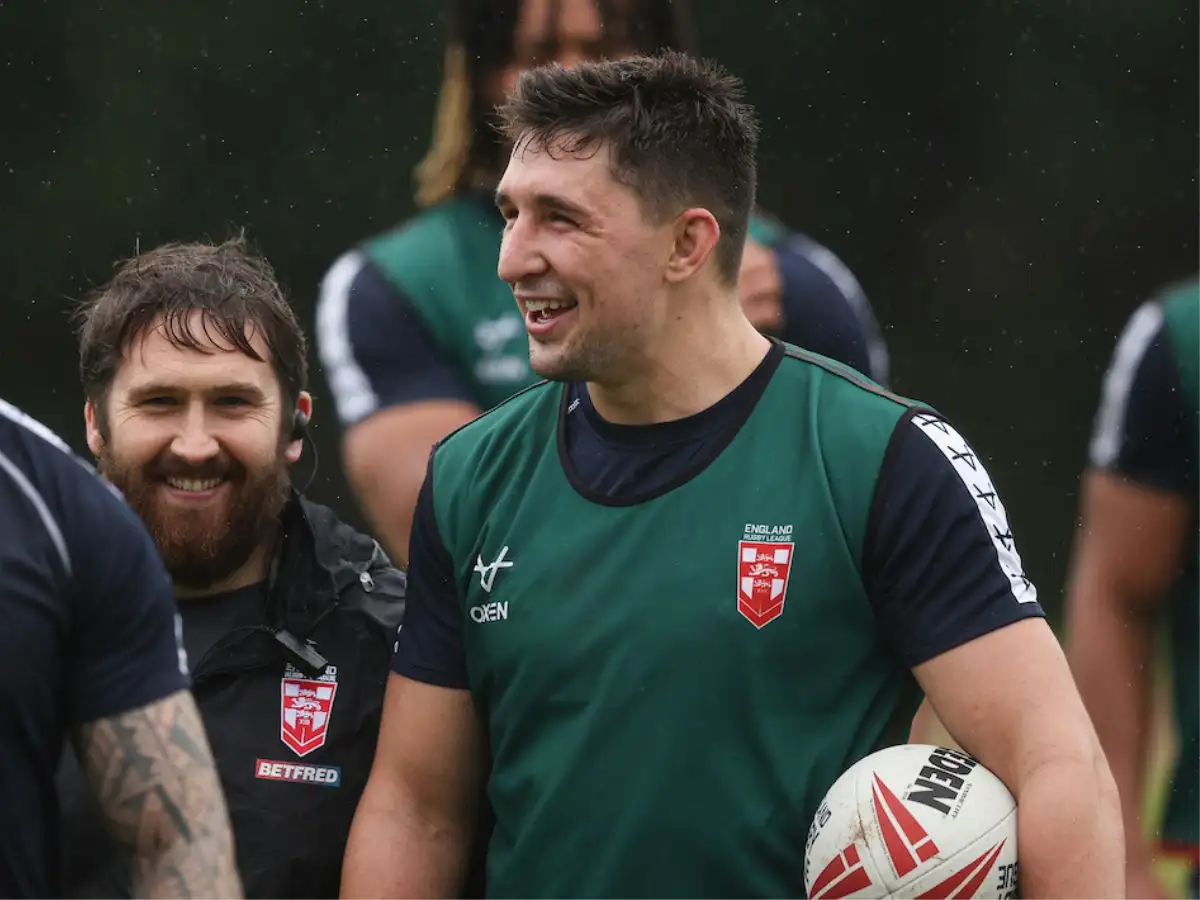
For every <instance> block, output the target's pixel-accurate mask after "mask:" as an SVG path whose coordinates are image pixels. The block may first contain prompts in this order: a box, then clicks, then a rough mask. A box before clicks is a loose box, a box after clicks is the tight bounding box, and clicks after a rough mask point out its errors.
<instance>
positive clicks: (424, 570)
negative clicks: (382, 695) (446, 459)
mask: <svg viewBox="0 0 1200 900" xmlns="http://www.w3.org/2000/svg"><path fill="white" fill-rule="evenodd" d="M432 460H433V458H432V456H431V457H430V466H429V468H428V469H427V470H426V472H425V481H424V483H423V484H422V485H421V491H420V493H419V494H418V495H417V507H416V510H415V511H414V513H413V527H412V536H411V537H410V539H409V544H408V559H409V563H408V598H407V605H406V608H405V612H404V624H403V625H402V626H401V628H400V633H399V635H397V638H396V652H395V655H394V656H393V659H392V669H393V670H395V671H396V672H397V673H399V674H400V675H403V676H405V677H406V678H411V679H413V680H414V681H423V682H425V683H427V684H436V685H438V686H440V687H450V688H463V689H465V688H467V687H468V682H467V659H466V652H465V650H464V648H463V633H462V630H463V623H462V615H463V614H462V605H461V604H460V603H459V601H458V589H457V587H456V583H455V578H454V563H453V562H452V561H451V559H450V553H449V551H447V550H446V547H445V545H444V544H443V543H442V538H441V535H440V534H439V532H438V524H437V515H436V513H435V511H434V506H433V477H432V476H433V462H432Z"/></svg>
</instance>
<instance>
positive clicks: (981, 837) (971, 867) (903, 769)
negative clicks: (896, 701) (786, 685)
mask: <svg viewBox="0 0 1200 900" xmlns="http://www.w3.org/2000/svg"><path fill="white" fill-rule="evenodd" d="M804 887H805V891H806V893H807V894H808V896H809V897H812V898H831V897H930V898H934V897H937V898H946V897H1015V896H1016V891H1017V804H1016V801H1015V800H1014V799H1013V796H1012V794H1010V793H1009V791H1008V788H1006V787H1005V786H1004V783H1003V782H1002V781H1000V779H999V778H997V777H996V776H995V775H993V774H992V773H991V772H990V771H988V770H987V769H985V768H984V767H983V766H981V765H980V764H979V762H978V761H977V760H975V759H973V758H972V757H970V756H967V755H965V754H964V753H962V752H960V751H958V750H949V749H947V748H945V747H933V746H929V745H927V744H901V745H899V746H896V747H888V748H886V749H884V750H880V751H878V752H876V753H872V754H871V755H870V756H867V757H864V758H863V759H861V760H859V761H858V762H857V763H855V764H854V765H853V766H851V767H850V768H849V769H847V770H846V771H845V772H843V773H842V775H841V777H839V778H838V780H837V781H835V782H834V783H833V787H831V788H830V789H829V791H828V793H826V794H825V799H824V800H823V801H822V803H821V805H820V806H819V807H818V808H817V813H816V816H815V817H814V818H813V823H812V826H811V828H810V829H809V832H808V841H807V843H806V845H805V848H804Z"/></svg>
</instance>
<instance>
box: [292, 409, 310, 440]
mask: <svg viewBox="0 0 1200 900" xmlns="http://www.w3.org/2000/svg"><path fill="white" fill-rule="evenodd" d="M308 422H309V417H308V416H307V415H306V414H305V412H304V410H301V409H298V410H296V412H295V413H293V415H292V440H293V441H302V440H304V438H305V437H306V436H307V435H308Z"/></svg>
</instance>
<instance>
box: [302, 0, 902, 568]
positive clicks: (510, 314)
mask: <svg viewBox="0 0 1200 900" xmlns="http://www.w3.org/2000/svg"><path fill="white" fill-rule="evenodd" d="M692 31H693V24H692V22H691V21H690V18H689V14H688V11H687V7H686V4H685V3H684V2H682V0H617V2H612V0H557V2H555V0H459V2H458V3H457V4H456V6H455V8H454V12H453V21H452V28H451V36H450V40H449V44H448V46H447V48H446V56H445V71H444V78H443V84H442V90H441V95H440V98H439V105H438V110H437V117H436V121H435V126H434V135H433V145H432V148H431V149H430V151H429V153H428V155H427V156H426V158H425V159H424V161H423V162H422V163H421V164H420V166H419V167H418V169H417V180H418V190H417V196H416V200H417V204H418V206H419V207H421V208H422V212H421V213H420V214H418V215H417V216H416V218H414V219H412V220H411V221H409V222H407V223H405V224H404V225H402V226H400V227H398V228H396V229H394V230H392V231H389V232H387V233H385V234H383V235H380V236H377V237H375V238H373V239H371V240H368V241H366V242H364V243H363V244H362V245H360V246H359V247H356V248H355V249H353V250H351V251H350V252H348V253H346V254H345V255H343V256H342V257H341V258H339V259H338V260H337V261H336V262H335V263H334V264H333V266H332V267H331V268H330V269H329V271H328V273H327V274H326V276H325V278H324V281H323V283H322V287H321V295H320V301H319V304H318V311H317V331H316V340H317V348H318V351H319V353H320V358H321V362H322V366H323V369H324V373H325V377H326V380H327V381H328V383H329V387H330V390H331V391H332V394H333V397H334V400H335V403H336V407H337V413H338V418H339V420H340V422H341V424H342V426H343V428H344V430H345V436H344V441H343V456H344V464H345V468H346V474H347V477H348V480H349V483H350V485H351V487H352V488H353V490H354V492H355V494H356V496H357V498H358V501H359V503H360V504H361V506H362V508H363V509H364V511H365V513H366V515H367V518H368V519H369V520H370V521H371V523H372V527H373V528H374V529H375V530H376V532H377V533H378V534H379V535H380V538H381V539H382V540H383V542H384V543H385V545H386V546H387V547H388V550H389V551H390V552H391V554H392V556H393V557H394V558H395V559H397V560H407V555H408V540H409V531H410V528H411V520H412V514H413V509H414V507H415V504H416V499H417V492H418V489H419V488H420V485H421V479H422V476H423V474H424V471H425V463H426V460H427V458H428V456H429V451H430V449H431V447H432V446H433V444H434V442H435V441H437V440H439V439H440V438H442V437H444V436H445V435H446V434H448V433H449V432H451V431H453V430H454V429H455V428H458V427H459V426H460V425H463V424H464V423H466V422H469V421H470V420H471V419H473V418H475V417H476V416H477V415H479V413H480V412H481V411H482V410H485V409H488V408H490V407H492V406H494V405H495V404H496V403H498V402H500V401H501V400H503V399H504V398H506V397H508V396H509V395H511V394H512V393H514V392H515V391H517V390H519V389H521V388H524V387H526V386H528V385H530V384H532V383H534V382H535V381H537V377H536V376H535V375H534V373H533V371H532V370H531V369H530V367H529V358H528V350H527V348H526V346H525V334H524V328H523V325H522V320H521V316H520V313H519V312H518V311H517V309H516V307H515V305H514V304H513V301H512V293H511V291H509V289H508V287H507V286H506V285H505V284H504V283H503V282H501V281H500V279H499V278H497V277H496V260H497V258H498V256H499V252H500V236H501V232H502V230H503V225H504V223H503V220H502V219H501V218H500V215H499V214H498V213H497V211H496V208H495V205H494V204H493V202H492V192H493V191H494V189H495V187H496V183H497V181H498V180H499V176H500V174H501V172H502V171H503V168H504V164H505V162H506V161H507V158H508V147H507V146H506V144H505V142H504V139H503V138H502V136H501V135H500V134H499V132H498V131H496V130H495V129H494V127H493V123H494V113H493V110H494V108H495V107H496V106H497V105H498V104H499V103H500V102H501V101H502V100H503V99H504V95H505V94H506V93H507V92H508V91H509V90H510V89H511V88H512V86H513V85H514V84H515V82H516V78H517V76H518V75H519V74H520V72H521V71H522V70H524V69H526V68H528V67H530V66H533V65H537V64H540V63H546V62H559V63H562V64H563V65H566V66H571V65H574V64H575V63H577V62H579V61H580V60H585V59H592V58H598V57H601V56H605V57H609V58H618V57H622V56H627V55H630V54H633V53H637V52H643V51H647V50H658V49H668V48H675V49H688V48H689V46H690V45H691V44H692V43H693V41H692V39H691V33H692ZM566 213H567V211H563V214H564V215H565V214H566ZM739 288H740V294H741V298H742V302H743V305H744V308H745V310H746V313H747V316H748V317H749V318H750V320H751V321H752V322H753V323H754V324H755V326H756V327H758V328H760V329H761V330H763V331H765V332H769V333H772V334H776V335H778V336H780V337H782V338H783V339H784V340H786V341H789V342H791V343H794V344H797V345H800V346H802V347H805V348H807V349H809V350H813V351H815V352H817V353H821V354H823V355H826V356H829V357H831V358H833V359H835V360H838V361H840V362H843V363H846V364H848V365H850V366H852V367H854V368H856V369H858V370H859V371H861V372H863V373H865V374H867V375H869V376H871V377H872V378H874V379H875V380H877V381H879V382H885V381H886V379H887V351H886V348H885V347H884V344H883V341H882V339H881V337H880V333H879V329H878V327H877V325H876V323H875V320H874V317H873V315H872V313H871V310H870V307H869V305H868V303H867V300H866V298H865V296H864V295H863V292H862V289H861V288H860V287H859V284H858V282H857V281H856V280H855V278H854V276H853V275H852V274H851V273H850V271H849V270H848V269H847V268H846V267H845V266H844V265H843V264H842V263H841V262H840V261H839V260H838V259H837V257H836V256H834V255H833V253H831V252H830V251H829V250H827V249H826V248H824V247H822V246H820V245H818V244H817V243H815V242H814V241H812V240H810V239H809V238H807V237H804V236H802V235H798V234H789V233H788V232H787V231H786V229H784V228H783V226H782V225H780V223H779V222H778V221H776V220H774V219H773V218H771V217H770V216H768V215H767V214H765V213H763V212H761V211H760V212H759V213H757V214H756V215H755V216H754V217H753V219H752V222H751V226H750V240H748V241H747V243H746V250H745V253H744V256H743V259H742V265H741V271H740V278H739Z"/></svg>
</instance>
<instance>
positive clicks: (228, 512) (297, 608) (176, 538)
mask: <svg viewBox="0 0 1200 900" xmlns="http://www.w3.org/2000/svg"><path fill="white" fill-rule="evenodd" d="M80 326H81V327H80V371H81V376H82V381H83V389H84V394H85V397H86V401H87V402H86V407H85V420H86V429H87V443H88V447H89V448H90V449H91V451H92V453H93V454H94V455H95V456H96V458H97V460H98V461H99V468H100V471H101V473H102V474H103V475H104V476H105V477H106V478H107V479H108V480H109V481H110V482H111V483H112V484H113V485H115V486H116V487H117V488H119V489H120V490H121V491H122V492H124V494H125V496H126V497H127V498H128V501H129V504H130V505H131V506H132V507H133V509H134V511H136V512H137V514H138V515H139V516H140V517H141V518H142V520H143V521H144V522H145V524H146V526H147V527H148V528H149V531H150V534H151V535H152V536H153V537H154V540H155V542H156V544H157V546H158V550H159V552H160V554H161V556H162V558H163V560H164V561H165V563H166V568H167V571H168V572H169V573H170V576H171V580H172V582H173V584H174V593H175V597H176V598H177V600H178V604H179V609H180V613H181V617H182V639H183V643H184V646H185V648H186V650H187V654H188V657H189V659H190V660H191V661H192V693H193V696H194V697H195V699H196V703H197V705H198V706H199V709H200V714H201V716H202V717H203V720H204V725H205V728H206V729H207V732H208V735H209V738H210V740H211V742H212V745H213V749H214V753H215V756H216V759H217V761H218V766H219V771H220V777H221V783H222V784H223V786H224V791H225V795H226V798H227V801H228V804H229V811H230V817H231V819H232V822H233V831H234V837H235V840H236V847H237V860H238V867H239V869H240V872H241V876H242V880H243V883H244V886H245V891H246V894H247V896H249V897H333V896H336V895H337V890H338V883H339V879H340V870H341V860H342V850H343V845H344V843H345V840H346V836H347V833H348V831H349V827H350V821H351V817H352V815H353V813H354V808H355V805H356V804H357V802H358V796H359V794H360V792H361V791H362V789H363V785H364V784H365V782H366V778H367V774H368V772H369V769H370V766H371V759H372V757H373V755H374V751H375V740H376V734H377V732H378V728H379V718H380V711H381V705H382V701H383V691H384V685H385V682H386V679H387V673H388V662H389V659H390V656H391V652H392V645H393V643H394V641H395V636H396V632H397V629H398V627H399V624H400V620H401V616H402V613H403V610H404V596H405V577H404V575H403V573H401V572H400V571H398V570H397V569H395V568H394V567H393V566H392V565H391V563H390V562H389V560H388V557H387V556H386V555H385V553H384V551H383V550H382V549H381V548H380V546H379V544H377V543H376V542H375V541H374V540H373V539H372V538H370V537H368V536H367V535H364V534H359V533H357V532H355V531H353V530H352V529H351V528H349V527H348V526H346V525H345V524H343V523H341V522H339V521H338V519H337V518H336V517H335V515H334V513H333V512H332V511H331V510H329V509H327V508H325V507H323V506H319V505H317V504H315V503H312V502H310V501H309V500H307V499H305V498H304V497H303V496H302V495H301V494H300V493H299V492H298V491H297V490H296V489H295V488H293V487H292V485H291V480H290V476H289V469H290V467H291V466H292V465H293V464H294V463H296V462H297V461H298V460H299V459H300V456H301V452H302V448H303V439H304V437H305V429H306V427H307V425H308V422H309V418H310V417H311V416H312V398H311V396H310V395H309V394H308V392H307V390H306V386H307V376H308V364H307V347H306V340H305V337H304V334H303V332H302V330H301V328H300V325H299V323H298V322H297V320H296V317H295V315H294V313H293V311H292V309H291V307H290V306H289V305H288V302H287V300H286V299H285V297H284V295H283V293H282V291H281V289H280V287H279V285H278V284H277V283H276V280H275V277H274V274H273V272H272V270H271V267H270V265H269V264H268V263H267V261H266V260H264V259H262V258H261V257H259V256H257V255H256V254H254V253H252V252H251V251H250V250H249V248H248V247H247V245H246V243H245V242H244V240H243V239H242V238H235V239H233V240H230V241H227V242H225V243H222V244H219V245H215V246H214V245H211V244H207V243H204V244H201V243H196V244H168V245H164V246H161V247H159V248H157V249H155V250H152V251H150V252H149V253H145V254H142V255H140V256H137V257H135V258H133V259H130V260H128V261H126V262H124V263H122V264H121V265H120V266H119V267H118V268H117V271H116V274H115V275H114V277H113V279H112V280H111V281H110V282H109V283H108V284H107V285H105V286H104V287H103V288H101V289H100V290H98V291H97V292H95V294H94V295H93V296H92V297H91V298H90V299H89V301H88V302H87V303H86V304H85V305H84V306H83V307H82V308H81V310H80ZM61 788H62V791H63V794H64V814H65V818H66V822H65V828H64V832H65V833H64V838H65V841H64V843H65V857H66V858H65V860H64V872H65V874H66V878H67V883H66V884H65V885H64V889H65V890H66V891H67V893H68V894H69V895H70V896H86V897H97V896H100V897H113V896H116V897H121V896H127V895H128V891H129V890H130V887H131V886H130V884H129V867H128V857H127V854H124V853H120V852H114V849H113V848H111V847H110V846H109V845H108V843H107V841H105V839H104V835H103V833H102V832H100V831H99V830H98V829H97V828H95V827H94V826H95V824H96V819H95V816H94V815H93V811H92V810H91V809H90V808H89V806H90V805H89V804H88V803H87V802H86V797H84V796H83V795H82V792H81V791H80V790H79V777H78V772H77V770H73V767H72V766H71V764H70V761H69V760H67V761H66V762H65V763H64V770H63V772H62V775H61ZM210 896H211V895H210Z"/></svg>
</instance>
